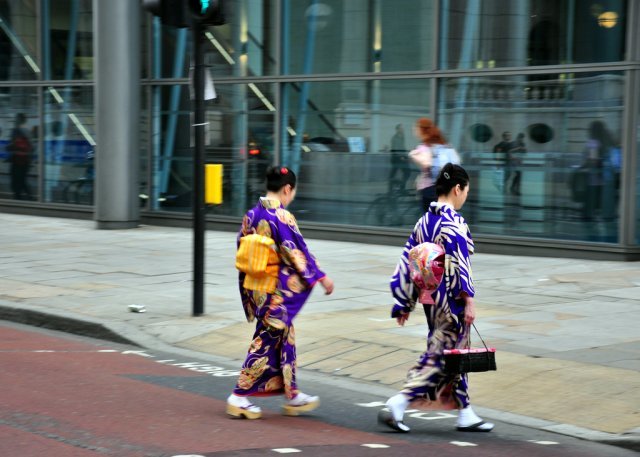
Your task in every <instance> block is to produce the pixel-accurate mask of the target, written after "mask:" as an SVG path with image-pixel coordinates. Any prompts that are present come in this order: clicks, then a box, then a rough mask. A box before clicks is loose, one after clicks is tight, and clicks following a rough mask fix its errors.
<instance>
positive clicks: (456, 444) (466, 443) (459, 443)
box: [451, 441, 477, 447]
mask: <svg viewBox="0 0 640 457" xmlns="http://www.w3.org/2000/svg"><path fill="white" fill-rule="evenodd" d="M451 444H453V445H454V446H460V447H474V446H477V444H475V443H468V442H466V441H451Z"/></svg>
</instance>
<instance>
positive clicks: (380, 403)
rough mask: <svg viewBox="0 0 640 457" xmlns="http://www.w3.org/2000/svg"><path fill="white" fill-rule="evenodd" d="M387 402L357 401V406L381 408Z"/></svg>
mask: <svg viewBox="0 0 640 457" xmlns="http://www.w3.org/2000/svg"><path fill="white" fill-rule="evenodd" d="M385 405H386V403H385V402H383V401H372V402H371V403H356V406H362V407H363V408H380V407H381V406H385Z"/></svg>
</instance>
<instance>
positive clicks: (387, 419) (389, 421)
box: [378, 409, 411, 433]
mask: <svg viewBox="0 0 640 457" xmlns="http://www.w3.org/2000/svg"><path fill="white" fill-rule="evenodd" d="M378 423H379V424H381V425H386V426H387V427H389V428H392V429H393V430H395V431H397V432H401V433H407V432H409V431H410V430H411V429H410V428H409V427H408V426H407V425H406V424H405V423H404V422H402V421H397V420H395V418H394V417H393V414H392V413H391V411H387V410H384V409H383V410H380V412H378Z"/></svg>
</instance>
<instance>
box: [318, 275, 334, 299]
mask: <svg viewBox="0 0 640 457" xmlns="http://www.w3.org/2000/svg"><path fill="white" fill-rule="evenodd" d="M320 285H321V286H322V287H323V288H324V294H325V295H331V293H332V292H333V280H332V279H331V278H330V277H329V276H325V277H324V278H322V279H321V280H320Z"/></svg>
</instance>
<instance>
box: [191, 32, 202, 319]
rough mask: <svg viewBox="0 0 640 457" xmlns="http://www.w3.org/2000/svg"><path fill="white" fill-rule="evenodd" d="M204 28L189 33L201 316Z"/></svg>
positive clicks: (196, 293)
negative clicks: (190, 34) (193, 99)
mask: <svg viewBox="0 0 640 457" xmlns="http://www.w3.org/2000/svg"><path fill="white" fill-rule="evenodd" d="M203 28H204V26H203V25H202V23H201V22H200V21H194V24H193V26H192V28H191V30H192V32H193V57H194V69H193V94H194V98H195V101H194V124H193V134H194V138H195V150H194V154H193V315H194V316H202V315H203V314H204V254H205V200H204V127H205V118H204V71H205V68H204V49H203V46H202V45H203V39H204V33H203Z"/></svg>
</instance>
